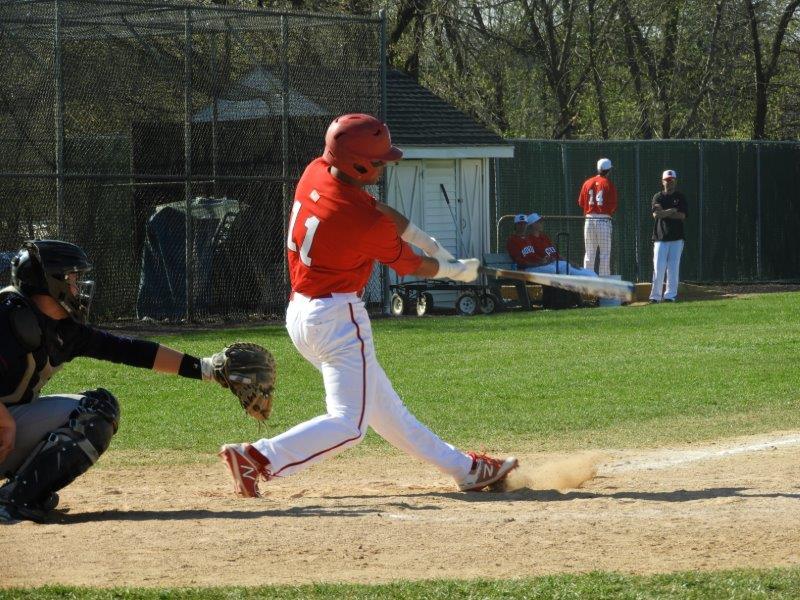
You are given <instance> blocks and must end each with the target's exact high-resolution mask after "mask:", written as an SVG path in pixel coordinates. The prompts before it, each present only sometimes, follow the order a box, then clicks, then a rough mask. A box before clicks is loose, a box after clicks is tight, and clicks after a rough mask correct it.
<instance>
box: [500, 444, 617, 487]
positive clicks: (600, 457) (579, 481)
mask: <svg viewBox="0 0 800 600" xmlns="http://www.w3.org/2000/svg"><path fill="white" fill-rule="evenodd" d="M605 459H606V456H605V455H604V454H603V453H602V452H582V453H580V454H576V455H574V456H568V457H567V458H562V459H558V460H552V461H548V462H544V463H541V464H538V465H526V464H524V463H523V464H521V465H520V466H519V467H518V468H517V469H514V470H513V471H512V472H511V473H510V474H509V475H508V477H506V479H505V480H504V481H503V482H502V484H503V485H502V486H500V487H499V488H498V491H503V492H513V491H515V490H519V489H523V488H525V489H530V490H571V489H575V488H579V487H581V486H582V485H583V484H584V483H586V482H587V481H589V480H590V479H592V478H594V477H595V475H597V468H598V467H599V466H600V464H601V463H602V462H603V461H604V460H605Z"/></svg>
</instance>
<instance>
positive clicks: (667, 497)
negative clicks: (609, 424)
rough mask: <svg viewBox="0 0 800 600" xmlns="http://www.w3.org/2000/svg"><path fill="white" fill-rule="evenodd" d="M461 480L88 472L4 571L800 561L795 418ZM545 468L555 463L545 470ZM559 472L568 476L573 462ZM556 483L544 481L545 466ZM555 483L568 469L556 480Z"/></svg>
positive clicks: (412, 468)
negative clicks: (505, 475)
mask: <svg viewBox="0 0 800 600" xmlns="http://www.w3.org/2000/svg"><path fill="white" fill-rule="evenodd" d="M564 458H565V457H563V456H560V457H554V456H545V455H527V456H524V457H522V459H523V464H525V465H530V468H529V469H527V470H526V471H525V472H523V473H522V475H525V474H527V475H529V476H532V477H533V479H532V480H531V479H528V480H526V479H525V478H524V477H522V478H518V481H522V482H523V483H524V484H525V485H527V486H528V487H523V488H522V489H519V490H517V491H515V492H507V493H483V494H475V493H472V494H461V493H456V492H453V491H452V486H451V482H450V481H449V479H448V478H446V477H443V476H441V475H438V474H436V473H434V472H433V471H432V470H431V469H430V468H429V467H427V466H426V465H422V464H419V463H416V462H409V461H407V460H406V459H404V458H403V457H402V456H400V455H392V456H389V457H376V456H368V457H364V456H360V457H353V456H352V455H351V456H347V455H345V456H343V457H340V458H337V459H334V460H332V461H329V462H327V463H324V464H322V465H319V466H317V467H315V468H314V469H311V470H309V471H307V472H305V473H302V474H300V475H297V476H294V477H292V478H287V479H284V480H280V481H276V482H270V484H267V485H266V486H265V487H266V490H268V496H267V497H266V498H264V499H261V500H239V499H236V498H234V497H232V496H231V493H230V491H229V485H228V481H227V479H226V476H225V474H224V472H223V469H222V467H221V466H219V467H217V466H214V467H208V466H202V467H173V468H169V469H166V468H161V469H157V468H149V467H148V468H135V469H134V468H128V469H124V470H121V471H114V470H111V469H96V470H93V471H92V472H90V473H88V474H87V475H86V476H85V477H83V478H82V479H81V480H80V481H79V482H77V483H76V484H75V485H73V486H71V487H70V488H68V489H67V490H65V492H64V493H63V498H62V507H63V508H64V509H65V510H66V512H64V513H63V515H62V517H61V518H62V522H61V523H59V524H52V525H36V524H33V523H20V524H16V525H7V526H0V552H2V555H3V557H4V560H3V562H4V566H3V569H2V571H3V576H2V578H0V586H30V585H41V584H47V583H61V584H80V585H92V586H122V585H131V586H167V585H169V586H188V585H193V586H199V585H202V586H208V585H230V584H240V585H259V584H269V583H304V582H320V581H326V582H329V581H347V582H359V583H370V582H384V581H390V580H395V579H425V578H473V577H491V578H512V577H520V576H530V575H539V574H547V573H557V572H580V571H590V570H618V571H625V572H633V573H652V572H663V571H673V570H681V569H717V568H735V567H770V566H786V565H797V564H800V519H798V518H797V516H798V514H800V433H782V434H774V435H771V436H760V437H758V438H745V439H737V440H730V441H726V442H724V443H720V444H716V445H713V446H707V447H699V446H698V447H690V448H683V449H672V450H659V451H657V452H645V451H636V452H632V451H608V452H606V453H604V456H603V458H602V462H601V464H600V470H599V474H598V476H597V477H595V478H594V479H592V480H591V481H589V482H587V483H586V484H585V485H584V486H583V488H582V489H580V490H574V491H568V492H566V493H563V494H562V493H559V492H556V491H537V490H535V489H532V488H533V487H540V486H538V485H537V484H536V482H535V478H536V477H537V474H538V477H539V478H540V482H541V483H543V485H544V486H547V485H552V483H550V482H548V481H544V480H542V478H543V477H544V478H545V479H547V477H550V476H552V475H553V471H554V470H555V471H559V470H560V471H562V473H560V474H559V473H556V475H559V476H560V475H564V473H563V471H564V470H574V469H585V468H586V465H587V461H588V462H591V461H592V460H593V458H592V457H587V455H579V456H570V457H567V461H566V462H561V463H559V464H557V465H556V466H555V468H554V469H553V468H550V467H548V466H547V465H548V464H550V465H551V467H552V461H554V460H561V459H564ZM548 473H549V474H548ZM567 475H568V474H567ZM551 481H553V480H551ZM564 481H565V480H564Z"/></svg>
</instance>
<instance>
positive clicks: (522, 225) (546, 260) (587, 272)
mask: <svg viewBox="0 0 800 600" xmlns="http://www.w3.org/2000/svg"><path fill="white" fill-rule="evenodd" d="M542 219H543V217H541V216H539V215H538V214H537V213H531V214H529V215H524V214H520V215H517V216H515V217H514V224H515V232H514V233H513V234H512V235H510V236H509V237H508V240H506V250H507V251H508V254H509V255H510V256H511V258H512V260H513V261H514V262H515V263H516V265H517V268H518V269H522V270H523V271H530V272H532V273H560V274H561V275H581V276H583V277H597V273H595V272H594V271H592V270H591V269H581V268H580V267H575V266H573V265H568V264H567V261H565V260H561V256H560V255H559V253H558V250H557V249H556V246H555V244H553V241H552V240H551V239H550V238H549V237H548V236H547V234H546V233H544V230H543V227H542ZM529 226H530V230H531V231H530V233H529V232H528V231H527V229H528V227H529Z"/></svg>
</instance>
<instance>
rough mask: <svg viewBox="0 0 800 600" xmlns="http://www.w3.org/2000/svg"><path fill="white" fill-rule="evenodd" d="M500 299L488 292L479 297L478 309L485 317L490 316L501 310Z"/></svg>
mask: <svg viewBox="0 0 800 600" xmlns="http://www.w3.org/2000/svg"><path fill="white" fill-rule="evenodd" d="M500 305H501V302H500V299H499V298H498V297H497V296H495V295H494V294H492V293H490V292H487V293H486V294H481V295H480V296H479V297H478V308H479V309H480V311H481V312H482V313H483V314H485V315H490V314H492V313H493V312H497V311H499V310H500Z"/></svg>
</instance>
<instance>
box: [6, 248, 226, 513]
mask: <svg viewBox="0 0 800 600" xmlns="http://www.w3.org/2000/svg"><path fill="white" fill-rule="evenodd" d="M91 268H92V266H91V264H90V262H89V259H88V257H87V256H86V254H85V253H84V251H83V250H82V249H81V248H79V247H78V246H75V245H73V244H69V243H67V242H61V241H57V240H37V241H32V242H26V243H25V244H24V246H23V248H22V249H21V250H20V251H19V252H18V253H17V255H16V256H15V257H14V259H13V260H12V265H11V283H12V285H11V287H7V288H5V289H3V290H0V480H2V479H3V478H8V481H7V482H6V483H5V484H4V485H3V486H2V487H0V524H2V523H13V522H15V521H17V520H32V521H46V520H48V512H49V511H50V510H52V509H53V508H55V506H56V505H57V504H58V495H57V494H56V492H57V491H58V490H60V489H61V488H63V487H65V486H67V485H69V484H70V483H71V482H72V481H73V480H74V479H75V478H76V477H78V476H79V475H81V474H83V473H84V472H86V470H87V469H89V467H91V466H92V465H93V464H94V463H95V462H96V461H97V459H98V458H99V456H100V455H101V454H102V453H103V452H105V450H106V449H107V448H108V446H109V444H110V442H111V437H112V436H113V435H114V434H115V433H116V431H117V427H118V425H119V415H120V409H119V404H118V402H117V399H116V398H115V397H114V396H113V394H111V392H109V391H108V390H105V389H103V388H98V389H94V390H88V391H85V392H80V393H78V394H58V395H52V396H39V392H40V391H41V389H42V388H43V387H44V385H45V384H46V383H47V381H48V380H49V379H50V378H51V377H52V376H53V374H55V373H56V372H57V371H59V370H60V369H61V368H62V367H63V366H64V365H65V364H66V363H67V362H69V361H71V360H72V359H73V358H75V357H76V356H88V357H91V358H96V359H100V360H107V361H111V362H116V363H124V364H127V365H131V366H134V367H141V368H146V369H154V370H156V371H160V372H162V373H169V374H174V375H181V376H183V377H190V378H193V379H204V380H210V381H213V375H212V371H213V367H212V365H211V361H210V359H208V358H203V359H200V358H195V357H193V356H190V355H188V354H183V353H182V352H178V351H176V350H173V349H171V348H168V347H166V346H162V345H160V344H158V343H156V342H150V341H146V340H138V339H134V338H129V337H123V336H118V335H113V334H111V333H108V332H105V331H101V330H99V329H97V328H95V327H92V326H90V325H87V324H86V323H85V321H86V317H87V315H88V312H89V306H90V304H91V299H92V295H93V291H94V284H93V282H91V281H85V277H86V274H87V273H88V272H89V271H90V270H91Z"/></svg>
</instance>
